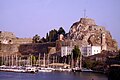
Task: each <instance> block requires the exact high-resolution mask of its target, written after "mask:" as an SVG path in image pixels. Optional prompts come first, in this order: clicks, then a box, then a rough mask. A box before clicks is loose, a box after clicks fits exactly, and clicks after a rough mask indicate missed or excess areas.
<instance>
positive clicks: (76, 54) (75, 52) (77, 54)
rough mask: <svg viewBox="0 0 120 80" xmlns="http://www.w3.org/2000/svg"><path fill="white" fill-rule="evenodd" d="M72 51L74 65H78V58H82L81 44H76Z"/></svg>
mask: <svg viewBox="0 0 120 80" xmlns="http://www.w3.org/2000/svg"><path fill="white" fill-rule="evenodd" d="M72 53H73V60H74V66H76V65H77V64H76V62H77V61H78V60H79V61H80V58H81V52H80V49H79V46H75V47H74V49H73V50H72Z"/></svg>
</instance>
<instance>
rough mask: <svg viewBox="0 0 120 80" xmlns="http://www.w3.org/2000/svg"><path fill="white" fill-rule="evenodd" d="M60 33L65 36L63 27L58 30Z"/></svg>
mask: <svg viewBox="0 0 120 80" xmlns="http://www.w3.org/2000/svg"><path fill="white" fill-rule="evenodd" d="M58 34H59V35H60V34H63V35H64V36H65V30H64V29H63V28H62V27H60V28H59V30H58Z"/></svg>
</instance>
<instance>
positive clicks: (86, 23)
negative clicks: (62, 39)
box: [69, 18, 118, 51]
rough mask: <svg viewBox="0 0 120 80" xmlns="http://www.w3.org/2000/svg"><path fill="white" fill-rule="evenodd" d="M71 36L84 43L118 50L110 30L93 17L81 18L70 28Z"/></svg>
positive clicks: (104, 48)
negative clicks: (96, 21) (98, 23)
mask: <svg viewBox="0 0 120 80" xmlns="http://www.w3.org/2000/svg"><path fill="white" fill-rule="evenodd" d="M69 38H70V39H72V40H79V41H81V43H82V45H83V46H84V45H99V46H101V47H102V50H109V51H116V50H117V49H118V44H117V42H116V40H114V39H112V36H111V34H110V32H109V31H107V30H106V29H105V27H103V26H98V25H97V24H96V23H95V21H94V20H93V19H90V18H81V19H80V21H78V22H75V23H74V24H73V25H72V26H71V28H70V30H69Z"/></svg>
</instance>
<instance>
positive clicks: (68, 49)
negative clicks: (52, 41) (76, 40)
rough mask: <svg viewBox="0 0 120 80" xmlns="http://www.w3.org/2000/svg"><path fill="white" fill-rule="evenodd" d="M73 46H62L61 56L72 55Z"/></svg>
mask: <svg viewBox="0 0 120 80" xmlns="http://www.w3.org/2000/svg"><path fill="white" fill-rule="evenodd" d="M72 50H73V47H70V46H62V47H61V57H63V56H67V55H70V54H71V53H72Z"/></svg>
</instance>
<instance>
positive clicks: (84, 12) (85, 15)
mask: <svg viewBox="0 0 120 80" xmlns="http://www.w3.org/2000/svg"><path fill="white" fill-rule="evenodd" d="M84 18H86V9H84Z"/></svg>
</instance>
